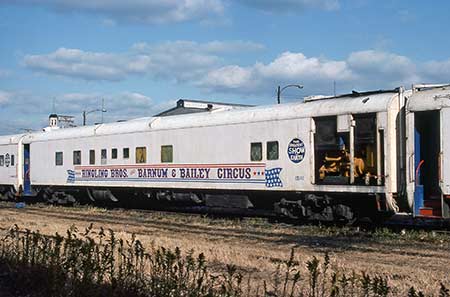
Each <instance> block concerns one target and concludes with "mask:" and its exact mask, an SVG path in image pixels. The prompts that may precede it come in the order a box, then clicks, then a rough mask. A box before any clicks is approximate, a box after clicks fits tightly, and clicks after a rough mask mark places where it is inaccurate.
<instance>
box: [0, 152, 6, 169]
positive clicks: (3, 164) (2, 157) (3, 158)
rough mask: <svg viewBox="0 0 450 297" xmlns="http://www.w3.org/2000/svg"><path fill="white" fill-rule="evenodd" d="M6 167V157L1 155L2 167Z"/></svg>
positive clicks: (0, 162) (0, 165) (0, 163)
mask: <svg viewBox="0 0 450 297" xmlns="http://www.w3.org/2000/svg"><path fill="white" fill-rule="evenodd" d="M4 166H5V155H0V167H4Z"/></svg>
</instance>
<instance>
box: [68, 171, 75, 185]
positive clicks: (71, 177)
mask: <svg viewBox="0 0 450 297" xmlns="http://www.w3.org/2000/svg"><path fill="white" fill-rule="evenodd" d="M67 182H68V183H74V182H75V171H74V170H67Z"/></svg>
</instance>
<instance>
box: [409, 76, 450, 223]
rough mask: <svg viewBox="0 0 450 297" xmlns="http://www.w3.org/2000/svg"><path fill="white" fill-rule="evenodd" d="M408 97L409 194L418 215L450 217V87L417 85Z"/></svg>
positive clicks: (411, 203)
mask: <svg viewBox="0 0 450 297" xmlns="http://www.w3.org/2000/svg"><path fill="white" fill-rule="evenodd" d="M412 91H413V92H412V94H411V96H408V98H407V104H406V122H407V138H406V149H407V153H406V156H407V162H408V166H407V174H406V175H407V194H408V204H409V207H410V208H411V209H413V211H414V214H416V215H421V216H433V217H445V218H449V217H450V209H449V205H450V135H449V132H448V131H449V130H448V129H449V128H450V86H448V85H446V86H427V85H415V86H413V89H412Z"/></svg>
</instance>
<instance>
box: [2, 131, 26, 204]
mask: <svg viewBox="0 0 450 297" xmlns="http://www.w3.org/2000/svg"><path fill="white" fill-rule="evenodd" d="M21 139H22V135H12V136H0V199H10V198H12V197H13V195H14V193H15V192H16V191H15V190H16V188H18V187H19V181H18V176H22V175H23V171H22V169H23V167H22V166H21V162H20V161H19V160H18V156H19V154H20V152H19V148H20V145H19V143H20V141H21Z"/></svg>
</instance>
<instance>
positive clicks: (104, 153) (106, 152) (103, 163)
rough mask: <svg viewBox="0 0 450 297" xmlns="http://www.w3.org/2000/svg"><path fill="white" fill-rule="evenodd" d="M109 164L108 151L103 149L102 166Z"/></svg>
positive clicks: (101, 155)
mask: <svg viewBox="0 0 450 297" xmlns="http://www.w3.org/2000/svg"><path fill="white" fill-rule="evenodd" d="M107 163H108V150H107V149H102V150H101V151H100V164H101V165H106V164H107Z"/></svg>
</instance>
